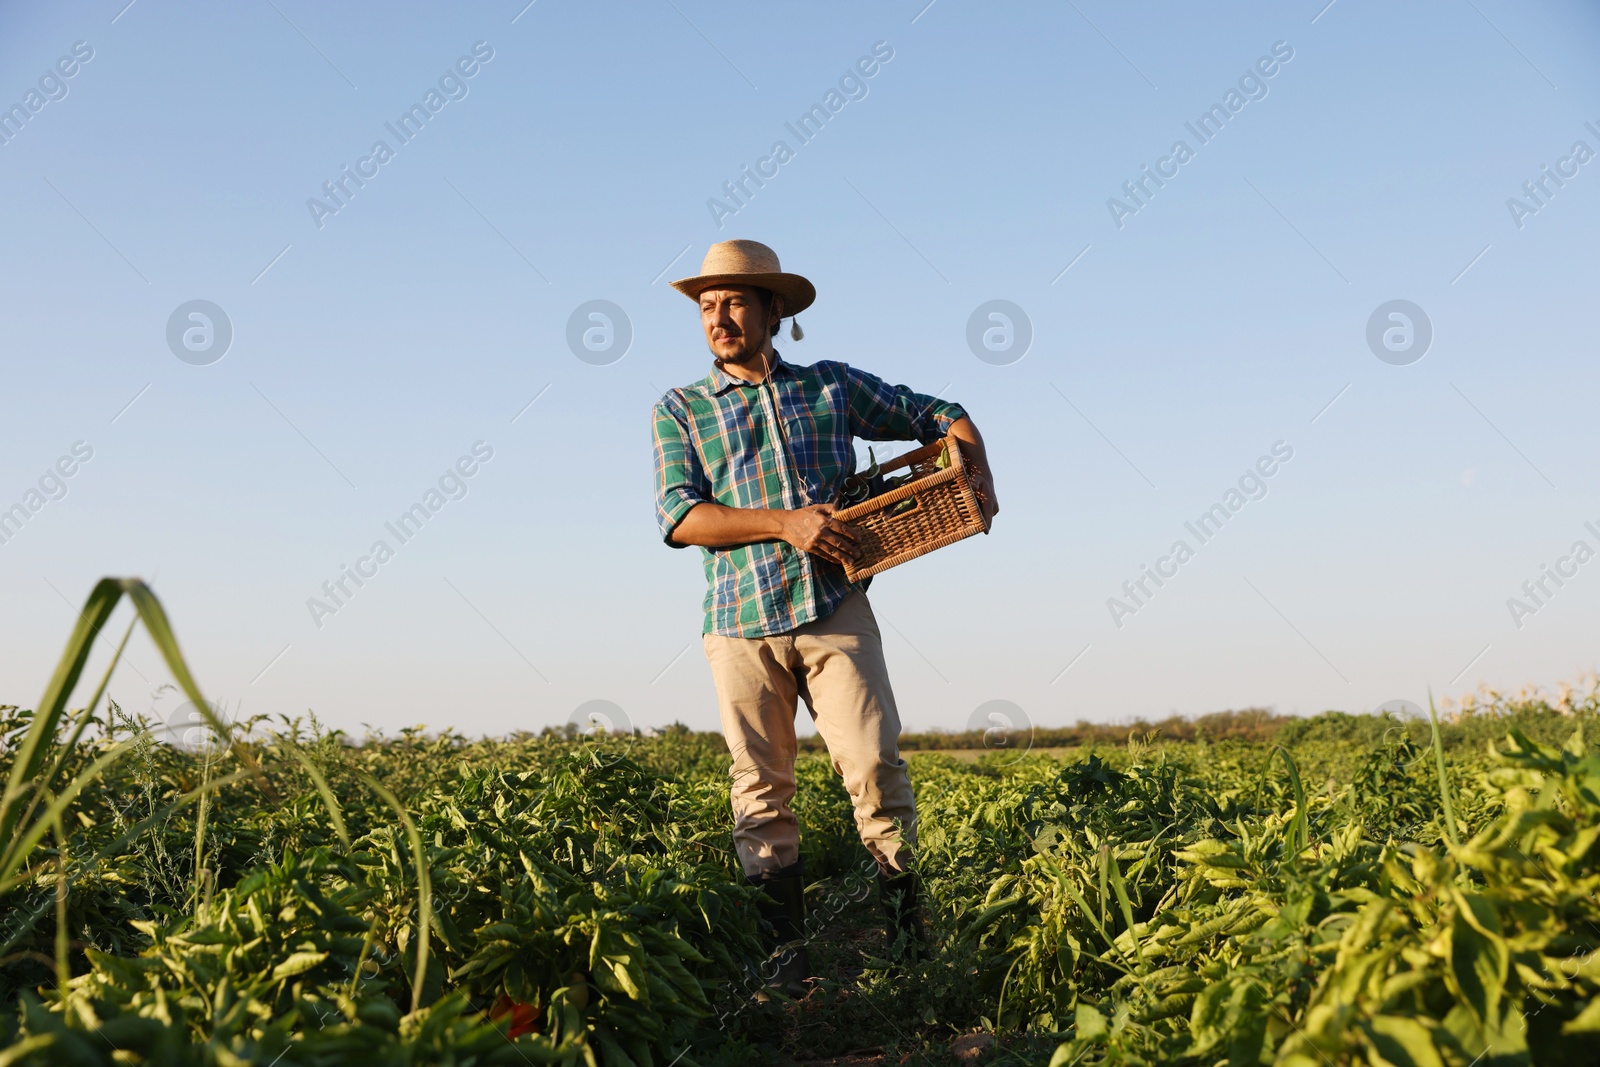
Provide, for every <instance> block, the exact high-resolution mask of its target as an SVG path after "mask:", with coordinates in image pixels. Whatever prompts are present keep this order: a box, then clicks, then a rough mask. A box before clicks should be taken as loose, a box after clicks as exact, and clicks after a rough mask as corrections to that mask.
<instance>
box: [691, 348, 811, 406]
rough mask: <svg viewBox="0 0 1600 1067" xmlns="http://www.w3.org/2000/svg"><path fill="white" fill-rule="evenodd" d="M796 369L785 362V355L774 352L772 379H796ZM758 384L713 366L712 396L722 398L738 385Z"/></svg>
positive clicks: (713, 364)
mask: <svg viewBox="0 0 1600 1067" xmlns="http://www.w3.org/2000/svg"><path fill="white" fill-rule="evenodd" d="M794 375H795V369H794V367H793V366H791V365H790V364H788V363H785V362H784V359H783V354H782V353H781V352H779V351H778V350H777V349H776V348H774V349H773V350H772V377H773V378H782V377H790V378H792V377H794ZM756 384H757V383H756V382H747V381H745V380H744V379H743V378H735V377H734V376H733V375H731V374H729V373H728V372H727V371H725V370H723V369H722V368H721V367H719V366H717V365H716V364H715V363H712V364H711V394H712V395H713V396H721V395H722V394H723V393H725V392H727V391H728V390H729V389H732V388H733V387H734V386H736V385H756Z"/></svg>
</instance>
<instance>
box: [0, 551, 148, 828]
mask: <svg viewBox="0 0 1600 1067" xmlns="http://www.w3.org/2000/svg"><path fill="white" fill-rule="evenodd" d="M121 598H122V583H121V582H120V581H119V580H118V579H115V578H102V579H101V580H100V581H99V582H97V583H96V584H95V587H94V590H93V591H92V592H90V594H89V599H88V601H87V602H86V603H85V604H84V606H83V611H82V613H80V614H79V616H78V622H77V625H76V626H74V627H73V628H72V636H71V637H70V638H68V639H67V647H66V648H65V649H63V650H62V652H61V662H60V663H58V664H57V665H56V672H55V674H54V675H52V676H51V678H50V682H49V684H48V685H46V686H45V690H44V696H42V697H40V698H39V706H38V707H37V708H35V709H34V713H33V722H32V723H31V724H29V726H28V732H27V733H26V734H25V735H23V738H22V744H20V745H18V746H17V755H16V761H15V762H14V763H12V765H11V776H10V778H9V779H8V780H7V782H6V791H5V794H4V795H3V796H0V844H9V843H10V841H11V839H12V837H13V836H14V835H15V833H16V829H17V820H18V816H19V815H20V814H21V809H20V808H19V806H18V805H19V804H20V802H21V800H22V797H23V796H24V794H26V793H27V791H28V790H29V789H30V788H32V787H33V786H34V785H35V784H36V783H37V780H38V776H39V770H40V766H41V764H42V763H43V762H44V757H45V753H46V751H47V749H48V746H49V744H50V742H51V741H52V740H54V739H55V736H56V727H57V726H58V725H59V724H60V722H61V715H62V712H63V711H64V710H65V708H66V706H67V700H68V699H69V698H70V697H71V696H72V691H73V689H75V688H76V687H77V685H78V676H79V675H81V674H82V673H83V667H84V664H85V663H87V662H88V659H89V650H90V648H91V647H92V646H93V645H94V639H95V635H96V634H98V633H99V632H100V627H102V626H103V625H105V621H106V620H107V619H108V618H110V617H111V612H112V611H113V610H114V609H115V608H116V606H117V601H118V600H120V599H121Z"/></svg>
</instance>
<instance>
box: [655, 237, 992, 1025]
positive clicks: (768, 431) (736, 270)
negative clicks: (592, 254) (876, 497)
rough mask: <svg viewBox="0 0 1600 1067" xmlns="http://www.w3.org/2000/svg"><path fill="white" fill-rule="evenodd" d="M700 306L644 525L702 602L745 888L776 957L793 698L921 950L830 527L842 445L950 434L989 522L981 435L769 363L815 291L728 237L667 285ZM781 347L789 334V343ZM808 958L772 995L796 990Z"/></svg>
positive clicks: (951, 416) (865, 379)
mask: <svg viewBox="0 0 1600 1067" xmlns="http://www.w3.org/2000/svg"><path fill="white" fill-rule="evenodd" d="M672 285H673V288H675V289H677V290H678V291H679V292H681V293H683V294H685V295H686V296H688V297H689V298H690V299H692V300H694V301H696V302H697V303H698V304H699V305H700V324H701V327H702V329H703V330H704V331H705V337H706V343H707V344H708V345H709V346H710V348H711V354H712V356H713V363H714V366H713V368H712V370H711V373H710V374H708V375H707V376H706V377H704V378H702V379H700V380H699V381H697V382H695V383H694V384H693V385H689V386H685V387H683V388H681V389H673V390H670V391H669V392H668V393H667V394H666V395H665V396H663V397H662V398H661V400H660V401H659V402H658V403H657V404H656V406H655V411H654V428H655V473H656V518H657V521H658V523H659V524H660V529H661V535H662V537H663V539H665V541H666V542H667V544H669V545H671V546H673V547H679V548H682V547H686V546H688V545H698V546H700V547H701V549H702V552H703V555H704V562H705V571H706V578H707V580H708V583H709V588H708V590H707V591H706V598H705V611H706V615H705V626H704V628H703V632H704V637H703V640H704V644H705V652H706V658H707V660H709V661H710V664H711V674H712V678H713V680H714V681H715V683H716V688H717V701H718V704H719V707H720V711H721V718H722V730H723V733H724V735H726V737H727V740H728V748H729V751H730V752H731V753H732V755H733V768H732V771H731V774H732V778H733V788H732V802H733V814H734V829H733V840H734V846H735V849H736V850H737V852H738V855H739V862H740V864H741V865H742V866H743V868H744V872H745V875H746V877H747V878H748V879H749V880H750V881H751V882H752V883H754V884H757V885H760V886H761V887H762V888H763V889H765V891H766V894H767V896H768V897H769V898H770V901H769V902H768V903H766V904H765V905H764V906H763V908H762V915H763V918H764V919H766V921H767V922H768V923H769V924H770V926H771V927H772V930H773V938H774V941H775V942H776V943H788V942H793V941H796V940H799V939H800V938H801V937H802V935H803V931H804V923H805V904H804V899H805V898H804V888H805V884H804V872H803V870H802V868H801V864H800V836H799V827H798V824H797V822H796V820H795V817H794V813H793V812H792V811H791V810H790V807H789V804H790V801H791V800H792V799H793V797H794V791H795V778H794V762H795V756H796V751H797V749H796V743H795V731H794V717H795V701H796V698H797V697H798V698H800V699H803V700H804V701H805V702H806V707H807V710H808V711H809V712H810V713H811V718H812V720H813V721H814V722H815V723H816V727H817V732H818V733H819V734H821V735H822V739H823V741H824V742H826V744H827V746H828V753H829V755H830V756H831V757H832V760H833V766H834V770H835V771H837V772H838V773H839V774H840V775H842V776H843V778H844V784H845V788H846V789H847V790H849V793H850V797H851V799H852V801H853V802H854V805H855V816H856V825H857V827H858V829H859V831H860V834H861V840H862V843H863V844H864V845H865V846H866V848H867V851H868V852H870V853H871V854H872V857H873V858H874V859H875V860H876V861H877V863H878V869H879V887H880V896H881V898H882V900H883V903H884V907H885V911H886V914H887V916H888V919H889V938H890V941H891V944H893V945H897V946H899V947H900V948H902V949H903V948H904V947H906V946H907V945H909V944H911V943H914V942H915V941H917V940H919V939H920V935H921V920H920V913H919V904H918V883H917V877H916V874H915V872H914V871H913V869H912V855H911V849H912V847H913V846H914V844H915V841H916V825H917V813H916V806H915V801H914V800H913V797H912V792H911V781H910V778H909V777H908V776H907V774H906V763H905V761H904V760H902V759H901V758H900V755H899V749H898V739H899V735H900V716H899V712H898V710H897V709H896V707H895V701H894V693H893V691H892V690H891V689H890V686H889V676H888V672H887V670H886V669H885V666H884V661H883V642H882V638H881V637H880V635H879V632H878V626H877V622H876V621H875V620H874V618H873V614H872V607H871V605H870V604H869V603H868V602H867V597H866V593H865V586H864V583H863V584H852V583H851V582H849V581H848V580H847V579H846V578H845V572H844V567H843V563H844V561H845V560H846V559H850V558H854V557H855V556H856V555H857V554H858V549H857V546H856V537H855V533H854V531H853V530H852V528H851V527H850V526H848V525H847V524H845V523H841V522H839V521H838V520H837V519H835V518H834V517H833V514H834V510H835V506H834V501H835V500H836V499H837V496H838V493H839V490H840V486H841V483H842V482H843V481H844V479H845V477H846V476H847V475H849V474H851V473H852V472H853V471H854V470H855V446H854V444H853V443H852V438H855V437H860V438H864V439H866V440H869V441H889V440H894V441H901V440H916V441H921V442H923V443H924V444H927V443H930V442H932V441H935V440H938V439H939V438H941V437H943V436H944V435H946V434H947V433H948V434H954V435H955V436H956V437H957V438H958V439H959V440H960V441H961V446H962V449H963V452H964V454H967V455H970V456H971V457H972V460H973V465H974V467H975V468H976V474H975V483H976V485H975V488H976V490H977V492H978V496H979V499H980V500H981V501H982V504H983V508H984V510H985V512H986V513H987V515H989V516H992V515H993V514H994V513H995V512H996V511H997V510H998V508H997V506H996V503H995V495H994V489H993V486H992V484H991V483H990V480H989V477H988V474H987V472H988V469H989V464H988V459H987V457H986V456H985V454H984V448H983V438H982V437H981V436H979V434H978V429H977V427H976V426H974V425H973V424H972V420H971V419H969V418H968V417H967V414H966V412H965V411H963V410H962V409H961V407H960V406H959V405H957V404H953V403H950V402H948V401H943V400H939V399H937V398H935V397H931V396H925V395H923V394H920V393H914V392H912V391H911V390H910V389H908V388H907V387H905V386H903V385H902V386H890V385H887V384H885V383H884V382H883V381H882V379H879V378H876V377H873V376H872V375H870V374H867V373H865V372H863V371H860V370H857V369H855V368H853V367H850V366H848V365H846V364H844V363H836V362H822V363H815V364H812V365H811V366H809V367H805V366H799V365H796V364H791V363H788V362H785V361H784V360H783V358H782V357H781V356H780V355H779V354H778V352H777V350H776V349H775V348H774V347H773V336H774V334H775V333H776V331H777V328H778V325H779V324H780V322H781V320H782V319H783V318H784V317H785V316H792V315H795V314H796V313H798V312H801V311H804V310H805V309H806V308H807V307H809V306H810V305H811V303H812V301H813V300H815V299H816V289H815V288H814V287H813V286H812V284H811V283H810V282H809V281H807V280H806V279H805V278H803V277H801V276H800V275H798V274H786V273H784V272H783V271H782V270H781V269H780V268H779V264H778V257H777V254H776V253H774V252H773V251H772V249H770V248H768V247H767V246H766V245H763V244H760V243H758V242H755V241H724V242H722V243H720V244H716V245H713V246H712V247H711V250H710V251H709V252H708V253H707V254H706V257H705V261H704V263H703V264H702V265H701V270H700V273H699V274H698V275H696V276H694V277H692V278H683V279H680V280H678V281H675V282H673V283H672ZM792 335H793V336H794V337H795V339H796V340H798V339H799V337H800V331H799V326H798V324H796V325H795V326H794V327H793V329H792ZM809 976H810V961H809V958H808V957H807V954H806V952H805V948H804V945H803V944H802V945H800V946H799V947H798V948H796V949H795V950H794V951H792V952H789V953H786V954H785V955H784V957H783V958H782V962H781V964H780V966H779V968H778V971H777V973H776V975H775V976H773V977H772V978H771V980H770V981H769V985H771V986H773V987H775V988H780V989H782V990H783V991H785V992H786V993H788V994H789V995H799V993H801V992H803V990H804V980H805V979H806V978H808V977H809Z"/></svg>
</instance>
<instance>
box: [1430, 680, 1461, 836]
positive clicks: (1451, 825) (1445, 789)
mask: <svg viewBox="0 0 1600 1067" xmlns="http://www.w3.org/2000/svg"><path fill="white" fill-rule="evenodd" d="M1428 724H1429V725H1430V726H1431V727H1432V728H1433V759H1434V768H1435V769H1436V770H1437V771H1438V772H1439V799H1440V800H1442V801H1443V802H1444V832H1445V833H1446V834H1448V835H1449V836H1450V843H1451V844H1452V845H1454V846H1455V847H1457V848H1460V847H1461V829H1460V827H1458V826H1457V825H1456V806H1455V803H1454V802H1453V801H1452V800H1451V799H1450V777H1449V775H1447V774H1446V773H1445V769H1444V742H1443V740H1442V739H1441V738H1440V737H1439V713H1438V712H1437V711H1435V710H1434V707H1433V690H1432V689H1429V690H1428Z"/></svg>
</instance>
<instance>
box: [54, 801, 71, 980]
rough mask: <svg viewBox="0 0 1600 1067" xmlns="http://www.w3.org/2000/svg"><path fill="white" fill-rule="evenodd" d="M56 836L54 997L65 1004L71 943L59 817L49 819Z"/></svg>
mask: <svg viewBox="0 0 1600 1067" xmlns="http://www.w3.org/2000/svg"><path fill="white" fill-rule="evenodd" d="M50 825H51V827H52V828H53V829H54V830H55V834H56V996H58V997H59V998H60V999H61V1003H63V1004H65V1003H66V1002H67V983H68V981H70V980H71V978H72V955H71V951H70V950H71V947H72V944H71V941H70V940H69V939H68V932H67V930H68V928H67V894H68V893H69V892H71V886H69V885H68V884H67V831H66V829H65V828H64V827H63V826H62V825H61V815H60V814H59V813H57V814H56V815H54V816H53V817H52V818H51V819H50Z"/></svg>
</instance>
